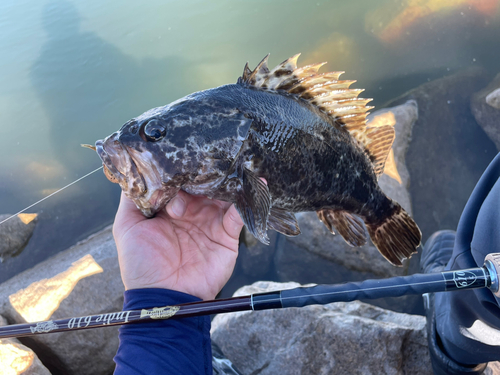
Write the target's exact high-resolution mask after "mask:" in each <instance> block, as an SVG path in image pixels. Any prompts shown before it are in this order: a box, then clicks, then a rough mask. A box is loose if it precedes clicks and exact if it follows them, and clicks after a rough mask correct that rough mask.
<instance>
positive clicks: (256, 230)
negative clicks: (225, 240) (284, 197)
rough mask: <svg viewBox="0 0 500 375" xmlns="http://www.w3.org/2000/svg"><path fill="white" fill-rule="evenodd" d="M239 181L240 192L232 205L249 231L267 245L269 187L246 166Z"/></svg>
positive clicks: (269, 203) (269, 205) (269, 204)
mask: <svg viewBox="0 0 500 375" xmlns="http://www.w3.org/2000/svg"><path fill="white" fill-rule="evenodd" d="M241 181H242V192H241V194H239V195H238V197H237V199H236V202H234V206H235V207H236V209H237V210H238V213H239V214H240V216H241V219H242V220H243V222H244V223H245V225H246V227H247V229H248V230H249V231H250V233H252V234H253V235H254V236H255V238H257V239H258V240H259V241H260V242H262V243H263V244H265V245H269V237H268V236H267V221H268V217H269V211H270V207H271V196H270V194H269V189H268V187H267V185H266V184H265V183H264V182H263V181H262V180H261V179H260V178H259V177H257V176H256V175H255V174H254V173H253V172H252V171H250V170H249V169H247V168H243V173H242V176H241Z"/></svg>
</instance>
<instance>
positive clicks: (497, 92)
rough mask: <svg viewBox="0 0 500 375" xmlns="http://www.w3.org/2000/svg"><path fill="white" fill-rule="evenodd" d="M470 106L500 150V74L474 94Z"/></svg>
mask: <svg viewBox="0 0 500 375" xmlns="http://www.w3.org/2000/svg"><path fill="white" fill-rule="evenodd" d="M470 106H471V110H472V113H473V114H474V118H475V119H476V121H477V123H478V124H479V125H480V126H481V127H482V128H483V130H484V131H485V133H486V134H488V137H489V138H490V139H491V140H492V141H493V142H494V143H495V146H496V148H497V150H499V151H500V74H498V75H497V76H496V77H495V78H494V79H493V81H492V82H491V83H490V84H489V85H488V86H486V87H485V88H484V89H482V90H481V91H478V92H477V93H475V94H474V95H473V96H472V99H471V103H470Z"/></svg>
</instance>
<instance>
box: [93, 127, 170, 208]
mask: <svg viewBox="0 0 500 375" xmlns="http://www.w3.org/2000/svg"><path fill="white" fill-rule="evenodd" d="M118 136H119V134H118V132H117V133H113V134H111V135H110V136H109V137H107V138H106V139H104V140H98V141H97V142H96V143H95V147H96V152H97V154H98V155H99V157H100V158H101V161H102V164H103V169H104V174H105V175H106V178H107V179H108V180H109V181H111V182H113V183H117V184H119V185H120V187H121V188H122V190H123V192H124V193H125V195H126V196H127V197H128V198H130V199H132V200H133V201H134V203H135V204H136V206H137V208H139V209H140V210H141V211H142V213H143V214H144V215H145V216H146V217H151V216H154V214H155V213H156V212H158V210H159V209H161V207H159V204H158V203H159V201H161V200H160V199H158V195H159V194H158V192H157V190H158V189H157V188H158V187H161V183H160V184H159V186H158V184H157V183H154V181H155V180H157V179H156V178H154V176H149V175H150V174H151V173H148V171H150V170H151V168H142V169H143V170H142V171H140V170H139V168H138V164H141V163H137V162H136V160H134V158H133V157H132V155H131V154H130V153H129V150H128V149H127V147H126V146H125V145H123V144H122V143H121V142H120V141H119V140H118ZM152 177H153V178H152ZM148 182H149V184H148Z"/></svg>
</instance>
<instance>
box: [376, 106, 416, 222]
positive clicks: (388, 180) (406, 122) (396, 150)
mask: <svg viewBox="0 0 500 375" xmlns="http://www.w3.org/2000/svg"><path fill="white" fill-rule="evenodd" d="M391 117H392V119H391ZM377 118H384V119H385V118H389V120H386V121H381V122H382V124H391V125H393V126H394V130H395V131H396V138H395V139H394V143H393V145H392V153H393V160H394V161H392V160H391V159H390V158H388V160H387V161H386V166H385V171H384V174H383V175H382V176H380V178H379V185H380V187H381V189H382V190H383V191H384V193H385V194H387V196H388V197H389V198H391V199H394V200H395V201H396V202H398V203H399V204H400V205H401V206H402V207H403V208H404V209H405V210H406V212H408V213H409V214H410V215H412V207H411V199H410V193H409V191H408V189H409V187H410V174H409V172H408V168H407V167H406V152H407V151H408V147H409V145H410V141H411V135H412V131H413V126H414V124H415V122H416V121H417V119H418V105H417V102H416V101H414V100H409V101H407V102H406V103H405V104H402V105H399V106H396V107H392V108H384V109H381V110H379V111H376V112H374V113H372V114H370V115H369V116H368V120H369V124H371V125H373V123H374V122H376V120H377ZM393 169H395V170H396V172H395V173H394V172H392V170H393ZM389 172H392V173H389ZM394 174H395V175H396V178H395V177H390V176H392V175H394ZM397 177H399V179H398V178H397Z"/></svg>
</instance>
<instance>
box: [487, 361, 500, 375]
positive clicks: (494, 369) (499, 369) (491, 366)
mask: <svg viewBox="0 0 500 375" xmlns="http://www.w3.org/2000/svg"><path fill="white" fill-rule="evenodd" d="M483 374H484V375H498V374H500V362H498V361H497V362H490V363H488V367H486V370H484V372H483Z"/></svg>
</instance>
